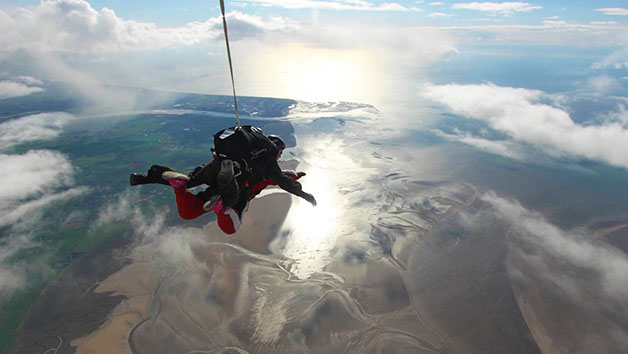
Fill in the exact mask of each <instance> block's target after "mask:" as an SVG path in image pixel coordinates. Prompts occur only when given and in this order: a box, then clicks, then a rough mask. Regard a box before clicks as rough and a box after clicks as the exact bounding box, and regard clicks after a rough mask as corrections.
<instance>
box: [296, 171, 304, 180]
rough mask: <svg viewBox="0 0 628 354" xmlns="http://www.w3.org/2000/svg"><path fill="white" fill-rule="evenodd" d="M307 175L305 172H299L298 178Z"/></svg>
mask: <svg viewBox="0 0 628 354" xmlns="http://www.w3.org/2000/svg"><path fill="white" fill-rule="evenodd" d="M303 176H305V172H297V179H299V178H301V177H303Z"/></svg>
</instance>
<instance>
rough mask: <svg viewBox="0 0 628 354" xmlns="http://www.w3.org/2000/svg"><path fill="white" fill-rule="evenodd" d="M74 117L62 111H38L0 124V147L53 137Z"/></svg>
mask: <svg viewBox="0 0 628 354" xmlns="http://www.w3.org/2000/svg"><path fill="white" fill-rule="evenodd" d="M74 119H76V117H75V116H73V115H71V114H68V113H64V112H53V113H40V114H34V115H29V116H24V117H21V118H18V119H13V120H10V121H7V122H5V123H2V124H0V149H3V148H7V147H10V146H13V145H16V144H20V143H25V142H31V141H37V140H50V139H54V138H56V137H57V136H59V134H61V131H62V129H63V126H65V125H66V124H68V123H69V122H71V121H72V120H74Z"/></svg>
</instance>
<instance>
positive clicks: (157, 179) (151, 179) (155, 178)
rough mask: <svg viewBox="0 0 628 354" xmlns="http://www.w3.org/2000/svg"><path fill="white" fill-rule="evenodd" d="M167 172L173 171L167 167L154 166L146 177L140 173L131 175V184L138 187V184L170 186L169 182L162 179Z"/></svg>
mask: <svg viewBox="0 0 628 354" xmlns="http://www.w3.org/2000/svg"><path fill="white" fill-rule="evenodd" d="M166 171H172V170H171V169H170V168H168V167H165V166H159V165H152V166H151V167H150V168H149V169H148V173H147V174H146V176H144V175H142V174H139V173H131V177H130V183H131V185H132V186H136V185H138V184H151V183H158V184H163V185H166V186H169V185H170V183H168V181H167V180H165V179H163V178H161V175H162V174H163V173H164V172H166Z"/></svg>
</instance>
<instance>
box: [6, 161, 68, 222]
mask: <svg viewBox="0 0 628 354" xmlns="http://www.w3.org/2000/svg"><path fill="white" fill-rule="evenodd" d="M0 166H2V170H3V171H2V174H0V208H2V210H3V213H6V212H8V211H9V210H11V209H13V208H15V207H16V205H15V203H16V202H18V201H21V200H27V199H31V198H33V197H36V196H41V195H44V194H47V193H49V192H50V191H52V190H54V189H56V188H59V187H64V186H68V185H71V184H72V182H73V167H72V164H71V163H70V161H69V160H68V159H67V158H66V157H65V156H63V155H62V154H60V153H58V152H53V151H48V150H31V151H29V152H27V153H25V154H23V155H4V154H0Z"/></svg>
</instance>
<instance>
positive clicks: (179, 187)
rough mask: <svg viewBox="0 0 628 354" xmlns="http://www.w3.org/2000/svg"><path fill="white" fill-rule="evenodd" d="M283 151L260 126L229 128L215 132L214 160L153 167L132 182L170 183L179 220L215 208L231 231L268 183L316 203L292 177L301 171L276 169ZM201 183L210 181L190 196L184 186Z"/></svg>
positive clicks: (275, 138)
mask: <svg viewBox="0 0 628 354" xmlns="http://www.w3.org/2000/svg"><path fill="white" fill-rule="evenodd" d="M284 149H285V143H284V142H283V140H282V139H281V138H279V137H278V136H275V135H269V136H265V135H264V134H263V133H262V132H261V129H259V128H256V127H251V126H237V127H231V128H227V129H223V130H221V131H219V132H218V133H216V134H215V135H214V154H213V155H214V159H213V160H212V161H211V162H209V163H208V164H205V165H201V166H199V167H197V168H195V169H194V171H192V172H191V173H190V174H188V175H185V174H183V173H179V172H175V171H172V170H171V169H170V168H168V167H165V166H159V165H153V166H151V168H150V169H149V170H148V173H147V175H146V176H144V175H141V174H138V173H133V174H131V177H130V183H131V185H132V186H134V185H139V184H149V183H159V184H164V185H172V186H173V187H175V188H174V191H175V196H176V200H177V208H178V210H179V215H180V216H181V217H182V218H184V219H194V218H196V217H198V216H200V215H202V214H204V213H206V212H208V211H214V212H215V213H216V215H217V216H218V225H219V226H220V228H221V230H223V231H224V232H225V233H228V234H232V233H234V232H236V231H237V228H238V227H239V225H240V222H241V219H242V216H243V213H244V212H246V210H247V208H248V202H249V201H250V200H251V199H253V198H254V197H255V196H256V195H257V194H259V193H260V192H261V190H262V189H264V188H265V187H267V186H269V185H278V186H279V187H280V188H282V189H283V190H285V191H287V192H289V193H292V194H294V195H297V196H299V197H301V198H303V199H305V200H307V201H308V202H310V203H311V204H312V205H313V206H316V199H315V198H314V196H312V195H311V194H309V193H306V192H304V191H303V190H302V187H301V184H300V183H299V182H297V181H296V180H297V179H298V178H300V177H302V176H304V175H305V173H303V172H299V173H295V172H292V171H282V170H281V168H280V167H279V164H278V163H277V160H278V159H279V158H280V157H281V154H282V152H283V150H284ZM201 184H206V185H208V188H207V189H206V190H205V191H203V192H200V193H197V194H196V195H194V194H192V193H190V192H189V191H188V190H187V188H192V187H196V186H199V185H201Z"/></svg>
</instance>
